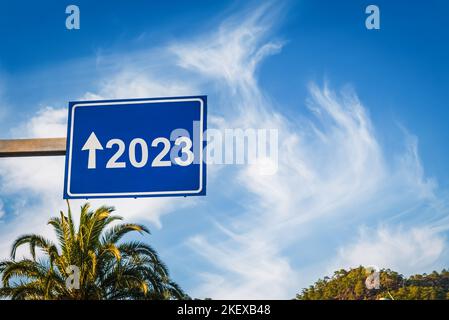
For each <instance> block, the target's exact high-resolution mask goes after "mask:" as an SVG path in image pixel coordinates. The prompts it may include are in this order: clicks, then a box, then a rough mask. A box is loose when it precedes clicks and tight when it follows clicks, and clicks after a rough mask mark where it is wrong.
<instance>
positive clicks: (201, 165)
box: [67, 98, 204, 198]
mask: <svg viewBox="0 0 449 320" xmlns="http://www.w3.org/2000/svg"><path fill="white" fill-rule="evenodd" d="M182 101H197V102H199V103H200V128H201V130H200V144H202V143H203V130H202V129H203V121H204V118H203V117H204V105H203V100H202V99H199V98H186V99H161V100H141V101H116V102H96V103H88V102H87V103H77V104H75V105H73V107H72V115H71V118H72V123H71V126H70V149H69V159H68V169H67V170H68V171H67V194H68V195H70V196H72V197H86V198H89V196H91V197H101V196H104V197H108V196H145V195H170V194H195V193H200V192H201V191H202V190H203V165H204V163H203V152H202V150H201V149H202V148H200V177H199V178H200V186H199V188H198V189H197V190H178V191H152V192H116V193H72V192H70V176H71V174H72V148H73V125H74V123H75V109H76V108H79V107H91V106H105V105H124V104H142V103H158V102H182Z"/></svg>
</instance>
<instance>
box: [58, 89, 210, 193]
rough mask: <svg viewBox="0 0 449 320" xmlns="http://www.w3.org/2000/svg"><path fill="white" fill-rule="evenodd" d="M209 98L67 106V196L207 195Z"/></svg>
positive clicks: (87, 103) (74, 103) (70, 104)
mask: <svg viewBox="0 0 449 320" xmlns="http://www.w3.org/2000/svg"><path fill="white" fill-rule="evenodd" d="M206 114H207V97H206V96H194V97H173V98H149V99H132V100H102V101H75V102H70V103H69V122H68V129H67V155H66V166H65V182H64V198H65V199H71V198H112V197H114V198H116V197H117V198H118V197H154V196H158V197H159V196H193V195H205V194H206V164H205V162H204V161H203V149H204V146H205V142H204V139H203V133H204V131H205V130H206Z"/></svg>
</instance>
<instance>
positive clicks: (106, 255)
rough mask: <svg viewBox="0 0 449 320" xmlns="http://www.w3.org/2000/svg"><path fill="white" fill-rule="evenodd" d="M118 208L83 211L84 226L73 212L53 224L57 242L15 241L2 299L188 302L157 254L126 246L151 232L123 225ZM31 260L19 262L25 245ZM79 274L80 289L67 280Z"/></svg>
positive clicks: (5, 265) (1, 269)
mask: <svg viewBox="0 0 449 320" xmlns="http://www.w3.org/2000/svg"><path fill="white" fill-rule="evenodd" d="M113 211H114V208H112V207H105V206H103V207H100V208H98V209H96V210H91V209H90V206H89V204H85V205H83V206H82V207H81V212H80V219H79V224H78V227H76V226H75V223H74V220H73V218H72V212H71V210H70V207H69V208H68V214H67V215H65V214H64V213H63V212H61V213H60V215H59V217H54V218H51V219H50V221H49V222H48V224H49V225H51V226H52V227H53V229H54V231H55V233H56V236H57V244H55V243H53V242H52V241H51V240H48V239H46V238H44V237H42V236H40V235H36V234H26V235H23V236H21V237H19V238H18V239H16V241H15V242H14V243H13V245H12V250H11V259H9V260H5V261H2V262H0V274H1V282H2V287H1V288H0V298H1V297H3V298H11V299H53V300H56V299H182V298H187V296H186V295H185V293H184V292H183V291H182V290H181V289H180V287H179V286H178V285H177V284H176V283H175V282H173V281H172V280H171V279H170V277H169V273H168V270H167V267H166V266H165V265H164V263H163V262H162V261H161V260H160V259H159V256H158V254H157V253H156V251H155V250H154V249H153V248H152V247H151V246H150V245H148V244H146V243H143V242H140V241H129V242H123V241H121V240H122V238H123V237H124V236H125V235H127V234H128V233H130V232H139V233H141V234H142V233H149V230H148V229H147V228H146V227H145V226H144V225H140V224H133V223H120V222H119V221H120V220H122V218H121V217H119V216H116V215H112V213H113ZM24 245H26V246H28V248H29V253H30V257H29V258H22V259H20V260H16V252H17V249H18V248H19V247H22V246H24ZM75 269H76V270H77V272H78V286H77V287H74V286H70V285H68V282H67V280H68V279H70V277H71V276H73V272H74V270H75Z"/></svg>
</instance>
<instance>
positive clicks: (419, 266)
mask: <svg viewBox="0 0 449 320" xmlns="http://www.w3.org/2000/svg"><path fill="white" fill-rule="evenodd" d="M445 245H446V239H445V238H444V237H443V236H441V235H440V234H438V232H435V230H432V229H431V228H428V227H412V228H409V229H407V230H404V229H402V228H400V227H397V228H394V229H392V228H391V227H386V226H380V227H378V228H374V229H373V228H361V229H360V230H359V234H358V237H357V239H355V241H354V243H351V244H347V245H345V246H344V247H341V248H340V249H339V251H338V257H337V260H336V261H335V264H334V265H333V268H332V269H330V270H329V272H330V273H331V272H332V271H333V270H336V269H339V268H352V267H357V266H359V265H363V266H376V267H378V268H380V269H382V268H390V269H392V270H399V271H400V272H401V273H404V274H413V273H424V272H426V273H429V272H430V271H432V270H433V268H434V266H435V263H436V262H437V261H438V259H439V258H440V257H441V255H442V254H443V253H444V250H445Z"/></svg>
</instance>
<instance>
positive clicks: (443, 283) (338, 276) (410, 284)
mask: <svg viewBox="0 0 449 320" xmlns="http://www.w3.org/2000/svg"><path fill="white" fill-rule="evenodd" d="M369 275H370V271H369V270H368V269H367V268H364V267H362V266H360V267H358V268H354V269H350V270H349V271H346V270H344V269H341V270H338V271H335V272H334V275H333V276H332V277H324V278H323V279H319V280H318V281H317V282H315V284H314V285H311V286H310V287H309V288H306V289H303V290H302V292H301V293H299V294H297V295H296V299H299V300H378V299H394V300H430V299H432V300H436V299H449V271H447V270H443V271H441V272H436V271H433V272H432V273H431V274H417V275H412V276H410V277H408V278H407V277H404V276H403V275H401V274H399V273H397V272H395V271H392V270H390V269H382V270H380V272H379V279H380V286H379V287H378V289H375V288H373V289H368V287H367V286H366V284H365V281H366V279H367V277H368V276H369Z"/></svg>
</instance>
